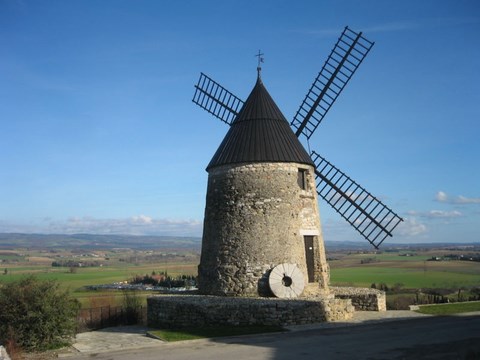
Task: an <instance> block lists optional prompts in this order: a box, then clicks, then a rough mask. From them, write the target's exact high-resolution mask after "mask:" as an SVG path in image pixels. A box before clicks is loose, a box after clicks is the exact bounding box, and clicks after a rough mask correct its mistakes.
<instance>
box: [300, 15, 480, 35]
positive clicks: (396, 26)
mask: <svg viewBox="0 0 480 360" xmlns="http://www.w3.org/2000/svg"><path fill="white" fill-rule="evenodd" d="M479 22H480V18H479V17H463V18H427V19H421V20H419V21H416V22H413V21H394V22H388V23H383V24H382V23H380V24H375V25H370V26H365V27H361V26H360V27H355V28H353V29H352V30H354V31H362V32H363V33H366V34H374V33H389V32H402V31H411V30H417V29H429V28H437V27H449V26H459V25H466V24H476V23H479ZM295 32H297V33H302V34H304V35H307V36H315V37H332V36H335V37H336V36H338V35H339V34H340V32H341V29H339V28H324V29H297V30H295Z"/></svg>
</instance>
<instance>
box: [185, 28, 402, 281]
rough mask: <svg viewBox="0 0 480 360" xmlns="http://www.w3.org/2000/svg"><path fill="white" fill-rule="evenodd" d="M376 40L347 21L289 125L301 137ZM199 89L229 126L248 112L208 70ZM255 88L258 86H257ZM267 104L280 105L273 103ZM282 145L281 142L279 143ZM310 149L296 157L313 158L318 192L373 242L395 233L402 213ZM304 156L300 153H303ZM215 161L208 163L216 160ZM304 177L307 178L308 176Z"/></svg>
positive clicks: (198, 98) (197, 99)
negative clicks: (308, 152)
mask: <svg viewBox="0 0 480 360" xmlns="http://www.w3.org/2000/svg"><path fill="white" fill-rule="evenodd" d="M373 45H374V43H373V42H371V41H369V40H367V39H366V38H365V37H364V36H363V35H362V33H361V32H359V33H356V32H354V31H353V30H351V29H349V28H348V27H345V29H344V30H343V32H342V34H341V36H340V37H339V38H338V40H337V42H336V44H335V46H334V47H333V49H332V51H331V53H330V55H329V56H328V58H327V60H326V61H325V63H324V65H323V67H322V69H321V70H320V72H319V74H318V76H317V77H316V79H315V80H314V82H313V84H312V85H311V87H310V89H309V91H308V92H307V94H306V96H305V99H304V100H303V102H302V104H301V105H300V107H299V109H298V111H297V112H296V114H295V116H294V118H293V120H292V121H291V122H290V128H291V130H292V131H293V133H294V134H295V135H296V137H297V138H299V137H301V136H304V137H305V138H306V139H307V141H308V140H309V139H310V138H311V137H312V136H313V134H314V133H315V131H316V129H317V128H318V126H319V125H320V123H321V122H322V121H323V119H324V118H325V116H326V114H327V113H328V111H329V110H330V108H331V106H332V105H333V104H334V102H335V101H336V99H337V98H338V96H339V95H340V93H341V92H342V91H343V89H344V88H345V86H346V85H347V83H348V82H349V80H350V79H351V78H352V76H353V74H354V73H355V71H356V70H357V68H358V67H359V66H360V64H361V63H362V61H363V60H364V58H365V57H366V56H367V54H368V53H369V51H370V50H371V48H372V46H373ZM262 55H263V54H261V52H260V51H259V53H258V54H257V56H258V68H257V71H258V80H257V85H258V81H260V83H261V78H260V71H261V67H260V64H261V62H262V61H263V58H262ZM262 86H263V85H262ZM195 89H196V90H195V94H194V97H193V102H194V103H195V104H197V105H199V106H200V107H202V108H203V109H205V110H206V111H208V112H209V113H211V114H212V115H214V116H215V117H217V118H218V119H220V120H221V121H223V122H225V123H226V124H228V125H230V126H232V125H233V124H234V123H235V121H238V117H239V114H240V113H241V112H242V111H243V112H245V111H244V110H243V108H244V105H245V104H246V102H245V101H243V100H241V99H240V98H239V97H237V96H235V95H234V94H233V93H231V92H230V91H228V90H227V89H226V88H224V87H223V86H221V85H220V84H219V83H217V82H215V81H214V80H213V79H211V78H210V77H208V76H207V75H205V74H204V73H201V74H200V78H199V80H198V83H197V84H196V85H195ZM253 92H255V89H254V91H253ZM253 92H252V94H253ZM252 94H251V95H250V97H251V96H252ZM262 96H263V95H262ZM250 97H249V99H250ZM247 102H248V100H247ZM272 103H273V101H272ZM267 105H268V106H276V105H274V104H273V105H271V104H270V103H268V104H267ZM262 111H263V110H262ZM265 111H266V110H265ZM275 111H276V110H275ZM257 112H258V110H257ZM240 116H244V115H240ZM282 116H283V115H282ZM232 127H233V126H232ZM231 129H232V128H231ZM230 137H231V136H230ZM229 140H230V139H229ZM286 141H290V140H286ZM225 142H226V139H225V140H224V142H223V143H222V145H221V146H228V144H226V145H225ZM227 142H228V141H227ZM280 146H282V145H281V144H280ZM219 151H220V149H219V150H218V151H217V153H216V155H215V156H214V159H212V162H215V160H218V159H219V157H220V158H221V157H222V156H223V155H222V154H221V153H219ZM291 151H293V152H298V151H299V150H298V149H296V148H295V149H293V150H291ZM301 151H303V150H301ZM301 151H300V152H301ZM220 152H221V151H220ZM307 155H308V156H309V159H307V160H299V161H297V162H300V163H302V162H303V163H304V164H308V163H311V164H313V166H314V173H315V178H316V180H315V182H316V186H315V189H316V192H317V193H318V195H319V196H320V197H322V198H323V199H324V200H325V201H326V202H327V203H328V204H329V205H330V206H331V207H332V208H333V209H334V210H335V211H336V212H337V213H338V214H340V215H341V216H342V217H343V218H344V219H345V220H346V221H347V222H348V223H349V224H350V225H351V226H353V228H355V230H356V231H357V232H358V233H360V234H361V235H362V236H363V237H364V238H365V239H366V240H367V241H368V242H369V243H370V244H371V245H372V246H374V247H375V248H377V249H378V247H379V246H380V245H381V244H382V242H383V241H384V240H385V239H386V238H387V237H388V236H392V232H393V230H394V229H395V228H396V227H397V225H398V224H399V223H400V222H401V221H403V219H402V218H401V217H399V216H398V215H397V214H396V213H395V212H393V211H392V210H391V209H390V208H389V207H387V206H386V205H384V204H383V203H382V202H381V201H380V200H379V199H377V198H376V197H374V196H373V195H372V194H371V193H370V192H368V191H367V190H366V189H365V188H364V187H362V186H361V185H359V184H358V183H357V182H355V181H354V180H353V179H352V178H350V177H349V176H348V175H347V174H346V173H344V172H343V171H341V170H340V169H339V168H338V167H336V166H335V165H333V164H332V163H331V162H329V161H328V160H326V159H325V158H324V157H322V156H321V155H320V154H319V153H317V152H316V151H311V152H310V154H307ZM299 156H300V157H301V156H302V155H299ZM292 161H293V160H292ZM295 161H296V160H295ZM212 162H211V163H210V165H209V167H210V166H211V165H212ZM207 170H208V168H207ZM299 176H300V177H302V176H304V175H302V174H301V171H299ZM299 181H304V179H303V180H302V179H300V180H299ZM322 241H323V240H322ZM310 248H312V247H310ZM307 262H308V260H307ZM290 265H291V264H290ZM284 268H287V267H284ZM294 270H295V269H293V270H292V271H294ZM290 280H291V279H290ZM290 280H289V281H290ZM287 282H288V281H287Z"/></svg>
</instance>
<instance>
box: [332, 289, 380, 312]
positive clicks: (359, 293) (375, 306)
mask: <svg viewBox="0 0 480 360" xmlns="http://www.w3.org/2000/svg"><path fill="white" fill-rule="evenodd" d="M330 291H331V293H332V294H334V295H335V298H336V299H350V300H351V301H352V305H353V306H354V307H355V310H356V311H387V298H386V295H385V291H381V290H377V289H370V288H356V287H334V286H331V287H330Z"/></svg>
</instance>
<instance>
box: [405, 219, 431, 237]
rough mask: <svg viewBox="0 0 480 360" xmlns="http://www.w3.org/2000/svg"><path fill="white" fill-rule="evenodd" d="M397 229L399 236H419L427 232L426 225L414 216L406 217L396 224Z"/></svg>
mask: <svg viewBox="0 0 480 360" xmlns="http://www.w3.org/2000/svg"><path fill="white" fill-rule="evenodd" d="M397 231H398V235H399V236H404V237H407V236H408V237H411V236H419V235H422V234H425V233H427V232H428V227H427V226H426V225H425V224H423V223H421V222H419V221H417V219H415V218H406V219H404V220H403V222H402V223H400V225H398V228H397Z"/></svg>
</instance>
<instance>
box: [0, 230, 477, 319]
mask: <svg viewBox="0 0 480 360" xmlns="http://www.w3.org/2000/svg"><path fill="white" fill-rule="evenodd" d="M200 245H201V239H200V238H194V237H162V236H119V235H88V234H77V235H36V234H1V235H0V269H1V270H0V271H1V275H0V283H8V282H11V281H14V280H18V279H20V278H22V277H25V276H27V275H31V274H33V275H35V276H36V277H37V278H39V279H42V280H48V279H55V280H57V281H58V282H59V283H60V285H61V287H62V288H64V289H68V290H69V291H70V293H71V295H72V296H73V297H75V298H77V299H78V300H79V301H80V303H81V305H82V308H95V307H100V306H106V305H111V306H115V305H118V304H120V302H121V300H122V296H123V295H122V291H120V290H121V289H122V288H123V289H125V288H126V287H125V286H126V285H127V284H132V283H133V282H135V280H137V281H136V282H137V283H138V282H139V279H142V278H144V277H146V278H152V277H153V278H157V279H160V278H165V277H168V278H170V279H172V280H174V279H181V278H182V277H184V278H185V277H193V278H194V277H195V276H196V275H197V266H198V263H199V261H200V255H199V254H200ZM326 249H327V258H328V263H329V265H330V268H331V278H330V285H331V286H353V287H375V288H377V289H380V290H385V291H386V292H387V307H388V308H389V309H391V310H402V309H408V307H409V305H413V304H426V303H445V302H459V301H469V300H480V284H479V281H478V279H479V276H480V244H478V243H472V244H460V243H455V244H422V245H418V244H408V245H394V244H385V245H384V246H382V248H381V249H380V250H375V249H374V248H372V247H368V246H367V245H366V244H363V243H361V242H327V243H326ZM159 275H162V276H161V277H159ZM104 285H107V286H104ZM191 287H193V286H191ZM137 289H138V292H139V294H141V297H142V300H143V301H144V300H145V299H146V297H147V296H149V295H152V294H155V293H156V292H158V290H154V287H153V286H152V284H151V283H147V284H145V286H143V287H137ZM147 289H148V290H147ZM170 290H172V288H171V289H170ZM173 290H175V289H174V288H173Z"/></svg>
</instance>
